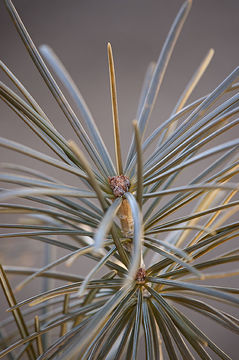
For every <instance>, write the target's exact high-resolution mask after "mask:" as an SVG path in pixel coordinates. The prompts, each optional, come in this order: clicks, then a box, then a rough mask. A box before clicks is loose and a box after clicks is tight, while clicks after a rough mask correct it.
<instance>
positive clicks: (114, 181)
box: [109, 175, 130, 197]
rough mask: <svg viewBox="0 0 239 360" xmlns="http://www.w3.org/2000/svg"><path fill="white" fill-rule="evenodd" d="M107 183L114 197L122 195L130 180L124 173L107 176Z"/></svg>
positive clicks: (127, 188) (126, 189) (128, 186)
mask: <svg viewBox="0 0 239 360" xmlns="http://www.w3.org/2000/svg"><path fill="white" fill-rule="evenodd" d="M109 184H110V187H111V189H112V191H113V194H114V196H115V197H122V196H123V195H124V194H125V193H126V192H127V191H129V188H130V180H129V178H128V177H127V176H124V175H117V176H113V177H109Z"/></svg>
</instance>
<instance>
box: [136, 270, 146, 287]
mask: <svg viewBox="0 0 239 360" xmlns="http://www.w3.org/2000/svg"><path fill="white" fill-rule="evenodd" d="M145 279H146V270H145V269H144V268H142V267H140V268H139V269H138V271H137V273H136V276H135V280H136V282H137V283H138V284H144V282H145Z"/></svg>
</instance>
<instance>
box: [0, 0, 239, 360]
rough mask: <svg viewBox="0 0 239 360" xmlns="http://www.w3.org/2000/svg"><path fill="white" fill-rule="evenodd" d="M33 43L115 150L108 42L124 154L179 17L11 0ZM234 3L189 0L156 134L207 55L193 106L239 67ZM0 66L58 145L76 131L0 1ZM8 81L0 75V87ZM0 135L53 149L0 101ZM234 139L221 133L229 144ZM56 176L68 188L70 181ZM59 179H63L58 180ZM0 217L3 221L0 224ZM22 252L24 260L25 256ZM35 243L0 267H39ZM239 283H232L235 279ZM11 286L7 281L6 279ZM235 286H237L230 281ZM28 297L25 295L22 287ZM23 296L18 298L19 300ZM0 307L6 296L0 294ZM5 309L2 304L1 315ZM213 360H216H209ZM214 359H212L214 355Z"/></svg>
mask: <svg viewBox="0 0 239 360" xmlns="http://www.w3.org/2000/svg"><path fill="white" fill-rule="evenodd" d="M14 4H15V5H16V8H17V10H18V11H19V13H20V16H21V17H22V20H23V22H24V23H25V25H26V27H27V29H28V31H29V32H30V34H31V36H32V38H33V40H34V42H35V44H36V45H37V46H39V45H41V44H48V45H50V46H51V47H53V49H54V50H55V52H56V53H57V54H58V56H59V57H60V58H61V60H62V61H63V63H64V64H65V66H66V67H67V69H68V70H69V72H70V74H71V75H72V77H73V79H74V80H75V82H76V84H77V85H78V86H79V88H80V90H81V93H82V95H83V97H84V98H85V100H86V102H87V104H88V106H89V107H90V109H91V111H92V114H93V116H94V118H95V120H96V123H97V125H98V127H99V129H100V131H101V133H102V134H103V138H104V140H105V142H106V144H107V146H108V148H109V149H113V137H112V129H113V128H112V120H111V104H110V93H109V80H108V67H107V53H106V45H107V42H108V41H110V42H111V44H112V47H113V52H114V59H115V66H116V77H117V89H118V105H119V116H120V125H121V135H122V139H123V143H124V146H123V149H124V157H125V155H126V154H127V149H128V144H129V142H130V137H131V128H132V125H131V122H132V120H133V119H134V117H135V115H136V109H137V102H138V98H139V95H140V88H141V84H142V81H143V77H144V73H145V70H146V68H147V65H148V63H149V62H150V61H152V60H156V59H157V57H158V54H159V52H160V49H161V47H162V45H163V42H164V40H165V37H166V35H167V33H168V31H169V28H170V25H171V24H172V22H173V19H174V17H175V16H176V14H177V11H178V10H179V7H180V5H181V4H182V1H179V0H170V1H166V0H118V1H116V0H115V1H113V0H85V1H83V0H78V1H77V0H68V1H66V0H51V1H49V0H41V1H36V0H31V1H30V0H15V1H14ZM238 15H239V1H238V0H207V1H199V0H194V1H193V6H192V10H191V12H190V14H189V17H188V19H187V20H186V23H185V25H184V28H183V31H182V34H181V36H180V38H179V40H178V43H177V45H176V48H175V51H174V54H173V57H172V59H171V61H170V63H169V67H168V70H167V74H166V77H165V80H164V83H163V86H162V89H161V91H160V94H159V99H158V101H157V104H156V107H155V110H154V112H153V114H152V117H151V120H150V126H149V131H150V129H153V128H155V127H156V126H157V125H158V124H159V123H161V122H162V121H163V120H164V119H165V118H167V116H168V115H169V114H170V112H171V111H172V109H173V107H174V105H175V104H176V101H177V98H178V96H179V95H180V93H181V92H182V90H183V89H184V87H185V85H186V84H187V82H188V80H189V79H190V77H191V76H192V74H193V72H194V70H195V69H196V68H197V66H198V65H199V63H200V61H201V60H202V59H203V57H204V56H205V54H206V53H207V51H208V50H209V49H210V48H214V49H215V55H214V58H213V60H212V62H211V64H210V66H209V68H208V70H207V72H206V74H205V75H204V76H203V78H202V80H201V81H200V84H199V85H198V86H197V88H196V89H195V91H194V93H193V96H192V97H191V100H193V99H196V98H198V97H200V96H202V95H204V94H207V93H208V92H210V91H211V90H213V89H214V88H215V87H216V86H217V85H218V84H219V83H220V82H221V81H222V80H223V79H224V78H225V77H226V76H227V75H228V74H229V73H231V72H232V70H233V69H234V68H235V67H236V66H237V65H238V60H239V47H238V34H239V22H238ZM0 49H1V60H3V61H4V62H5V63H6V64H7V65H8V66H9V68H10V69H11V70H12V71H13V72H14V73H15V74H16V75H17V77H18V78H19V79H20V80H21V81H22V82H23V84H24V85H25V86H26V88H27V89H28V90H29V91H30V92H31V94H32V95H33V96H34V97H35V98H36V100H37V101H38V103H39V104H40V105H41V106H42V108H43V109H44V111H46V113H47V114H48V116H49V118H50V119H51V121H52V122H53V123H54V125H55V126H56V127H57V129H58V130H60V131H61V132H62V133H63V134H64V136H65V138H67V139H68V138H69V139H70V138H72V137H74V136H73V131H72V129H71V127H70V125H69V124H68V123H67V122H66V120H65V119H64V117H63V116H62V114H61V112H60V110H59V109H58V108H57V105H56V103H55V101H54V99H52V96H51V94H50V92H49V91H48V89H47V88H46V86H45V84H44V83H43V80H42V79H41V77H40V75H39V74H38V73H37V71H36V69H35V68H34V65H33V63H32V61H31V59H30V57H29V56H28V54H27V52H26V51H25V48H24V46H23V44H22V42H21V40H20V38H19V36H18V34H17V32H16V30H15V27H14V25H13V24H12V22H11V19H10V17H9V15H8V13H7V11H6V9H5V7H4V5H3V1H2V0H1V1H0ZM2 79H3V80H4V81H6V82H7V83H8V84H9V82H8V81H7V79H6V77H5V76H4V75H3V74H1V80H2ZM0 135H1V136H5V137H7V138H9V139H13V140H17V141H18V142H20V143H25V144H26V145H28V146H32V147H34V148H35V149H39V150H42V151H45V152H46V153H49V154H50V152H49V151H48V149H47V148H46V147H45V146H44V145H42V144H41V142H40V141H39V140H38V139H36V137H35V136H34V135H33V133H32V132H31V130H29V129H28V128H26V126H25V125H24V124H23V123H22V121H21V120H19V119H18V118H17V117H16V116H15V115H14V114H13V113H12V112H11V111H10V110H9V109H8V108H7V106H6V105H5V104H4V103H2V102H1V103H0ZM235 136H238V133H237V134H236V133H235V130H234V133H230V134H227V135H226V137H225V138H226V139H229V138H235ZM0 161H1V162H6V161H10V162H19V163H20V162H21V163H24V164H26V165H27V166H32V167H35V168H36V167H37V168H40V169H43V170H44V171H47V172H48V173H49V174H51V175H55V176H57V175H58V173H55V171H54V169H51V168H47V169H46V167H45V166H43V165H42V164H37V163H36V161H34V160H31V159H28V158H25V157H22V156H19V155H16V154H15V153H13V152H10V151H7V150H4V149H1V148H0ZM60 176H61V177H60V179H61V180H62V179H64V180H63V181H67V178H66V177H64V178H62V174H61V175H60ZM64 176H65V174H64ZM4 221H5V222H6V221H7V218H6V216H1V222H4ZM29 250H30V251H31V256H29ZM41 253H42V245H39V244H34V245H32V244H30V243H29V242H28V241H27V240H26V241H24V239H20V238H19V239H16V240H14V241H11V242H9V241H7V240H5V239H3V240H1V242H0V262H1V263H3V264H4V265H6V264H11V265H20V264H24V265H26V266H38V265H40V264H41V256H40V254H41ZM237 279H238V278H237ZM12 281H13V283H14V281H15V280H14V279H13V280H12ZM235 283H236V280H234V284H235ZM28 291H30V290H28ZM25 295H26V294H19V297H18V298H24V296H25ZM0 296H1V297H0V301H2V299H3V297H2V294H1V292H0ZM4 308H6V304H5V302H4V300H3V301H2V306H1V310H0V311H1V312H0V318H1V317H4V316H5V315H4V310H3V309H4ZM198 321H199V323H200V324H201V326H202V327H205V324H206V330H207V331H206V332H207V333H208V334H210V335H211V336H212V337H213V338H214V339H215V340H216V341H217V342H218V343H219V344H221V346H222V348H223V349H224V350H225V351H226V352H228V353H229V354H230V355H231V357H232V359H237V358H238V345H237V342H236V341H237V340H236V336H235V335H233V334H231V333H230V332H227V331H225V332H224V330H223V329H222V328H220V327H216V328H214V327H213V325H214V324H213V323H212V322H208V323H206V321H205V319H204V318H203V319H198ZM212 356H215V355H212ZM213 359H216V357H213Z"/></svg>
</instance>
